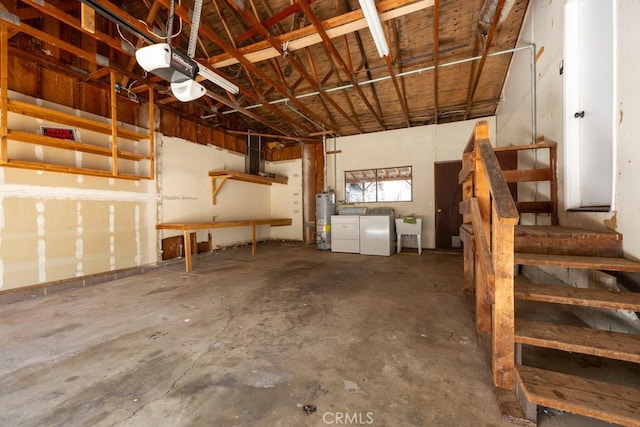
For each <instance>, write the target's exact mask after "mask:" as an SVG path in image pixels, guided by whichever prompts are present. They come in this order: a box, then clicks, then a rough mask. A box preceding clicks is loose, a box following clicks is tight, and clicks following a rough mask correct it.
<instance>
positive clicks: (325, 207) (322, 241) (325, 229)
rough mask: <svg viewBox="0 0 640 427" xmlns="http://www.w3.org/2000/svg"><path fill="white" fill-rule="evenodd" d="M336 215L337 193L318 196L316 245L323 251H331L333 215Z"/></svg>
mask: <svg viewBox="0 0 640 427" xmlns="http://www.w3.org/2000/svg"><path fill="white" fill-rule="evenodd" d="M335 213H336V202H335V193H320V194H316V243H317V244H318V249H319V250H321V251H328V250H331V215H335Z"/></svg>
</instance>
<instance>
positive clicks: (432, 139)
mask: <svg viewBox="0 0 640 427" xmlns="http://www.w3.org/2000/svg"><path fill="white" fill-rule="evenodd" d="M487 120H488V121H489V126H490V129H491V132H492V134H491V138H492V140H493V139H495V119H494V118H493V117H489V118H487ZM476 122H477V121H476V120H469V121H466V122H457V123H448V124H443V125H433V126H421V127H414V128H408V129H399V130H393V131H387V132H377V133H369V134H366V135H354V136H347V137H341V138H337V139H336V150H338V151H341V152H340V153H338V154H337V157H334V155H332V154H330V155H328V158H327V166H328V167H327V169H328V170H327V177H328V179H327V181H328V186H329V187H330V188H332V189H335V191H336V200H337V201H341V200H344V171H346V170H356V169H371V168H383V167H392V166H411V167H412V173H413V201H411V202H396V203H358V204H357V205H358V206H367V207H383V206H384V207H392V208H394V209H395V212H396V215H408V214H415V215H418V216H420V217H421V218H422V219H423V220H422V246H423V247H426V248H434V247H435V235H434V232H435V216H434V176H433V164H434V162H442V161H450V160H461V159H462V150H463V149H464V147H465V145H466V144H467V141H468V140H469V136H470V135H471V132H472V130H473V127H474V126H475V124H476ZM327 150H328V151H332V150H333V140H329V142H328V144H327ZM334 162H335V167H334ZM334 171H336V172H337V174H336V175H335V176H336V177H337V178H336V179H334ZM334 181H335V182H334Z"/></svg>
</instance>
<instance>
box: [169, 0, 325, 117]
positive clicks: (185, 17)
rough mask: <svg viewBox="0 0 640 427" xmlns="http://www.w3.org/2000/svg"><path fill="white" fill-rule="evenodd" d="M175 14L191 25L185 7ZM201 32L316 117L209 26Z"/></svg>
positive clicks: (306, 112)
mask: <svg viewBox="0 0 640 427" xmlns="http://www.w3.org/2000/svg"><path fill="white" fill-rule="evenodd" d="M159 1H160V2H161V3H162V5H163V6H165V7H167V6H170V1H171V0H159ZM175 13H176V15H178V16H180V17H181V18H182V19H183V21H185V22H187V23H191V18H190V13H189V10H187V9H186V8H185V7H184V6H182V5H176V7H175ZM200 32H201V33H202V34H203V35H204V36H205V37H206V38H208V39H209V40H210V41H211V42H212V43H214V44H216V45H217V46H218V47H220V48H221V49H223V50H224V51H225V52H227V53H228V54H230V55H232V56H233V57H234V58H236V59H237V60H238V61H239V62H240V63H242V65H243V66H244V68H245V69H246V72H250V73H253V74H255V75H256V76H258V77H260V78H261V79H262V80H263V81H264V82H265V83H266V84H267V85H269V86H273V87H275V88H276V90H277V91H278V92H279V93H280V94H281V95H283V96H284V97H286V98H288V99H289V100H290V101H291V103H292V104H294V105H295V106H296V107H297V108H299V109H300V110H301V111H303V112H304V113H305V114H307V115H312V116H315V114H314V113H313V112H312V111H310V110H309V109H308V108H307V107H306V106H305V105H304V104H302V103H301V102H299V101H298V100H297V99H295V97H294V96H293V95H292V94H291V93H290V92H289V90H288V89H287V88H286V86H285V87H283V86H282V85H281V84H280V83H279V82H277V81H275V80H273V79H272V78H270V77H269V76H268V75H267V74H266V73H264V72H263V71H262V70H261V69H259V68H258V67H256V66H255V65H253V64H252V63H251V62H250V61H248V60H247V59H246V58H244V57H243V56H242V55H241V54H240V53H239V52H238V50H237V49H234V48H233V47H231V46H230V45H229V44H228V43H227V42H225V41H224V40H222V38H220V36H218V34H217V33H216V32H215V31H213V30H212V29H211V28H209V27H208V26H207V25H200ZM248 95H249V96H250V97H251V98H253V97H255V95H254V94H248ZM258 102H259V103H261V104H262V105H263V106H265V107H266V108H269V107H272V106H271V105H270V104H269V103H268V102H267V101H266V100H264V101H262V100H260V101H258ZM296 125H297V126H299V123H296Z"/></svg>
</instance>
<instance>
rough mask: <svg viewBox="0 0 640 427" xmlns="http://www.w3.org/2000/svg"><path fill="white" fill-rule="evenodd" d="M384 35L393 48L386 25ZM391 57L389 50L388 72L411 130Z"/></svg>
mask: <svg viewBox="0 0 640 427" xmlns="http://www.w3.org/2000/svg"><path fill="white" fill-rule="evenodd" d="M437 1H438V0H436V2H437ZM384 33H385V36H386V38H387V43H388V45H389V46H391V40H390V37H389V28H388V27H387V26H386V25H385V26H384ZM391 55H392V53H391V49H389V54H388V55H387V56H385V57H384V59H385V63H386V64H387V71H388V72H389V76H391V81H392V82H393V88H394V89H395V91H396V96H397V97H398V102H399V103H400V106H401V107H402V112H403V113H404V117H405V121H406V124H407V127H408V128H409V127H411V120H410V119H409V108H408V107H407V98H406V97H405V96H404V94H403V93H402V90H400V83H399V82H398V77H397V76H396V72H395V70H394V69H393V58H392V57H391Z"/></svg>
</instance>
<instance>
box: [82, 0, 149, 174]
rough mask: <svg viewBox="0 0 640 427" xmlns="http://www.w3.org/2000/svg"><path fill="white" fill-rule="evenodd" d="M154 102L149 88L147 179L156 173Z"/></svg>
mask: <svg viewBox="0 0 640 427" xmlns="http://www.w3.org/2000/svg"><path fill="white" fill-rule="evenodd" d="M83 4H84V3H83ZM154 102H155V99H154V92H153V87H152V86H149V156H150V159H149V179H153V177H154V176H155V173H156V140H155V134H156V132H155V129H156V119H155V111H154V110H155V109H154V105H153V104H154Z"/></svg>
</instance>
